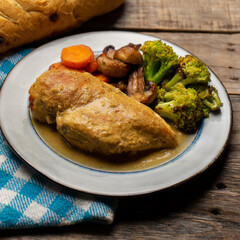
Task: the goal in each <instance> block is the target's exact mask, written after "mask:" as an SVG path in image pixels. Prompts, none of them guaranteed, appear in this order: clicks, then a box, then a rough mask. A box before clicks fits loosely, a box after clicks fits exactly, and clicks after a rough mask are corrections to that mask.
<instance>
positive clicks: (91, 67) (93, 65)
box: [85, 58, 98, 73]
mask: <svg viewBox="0 0 240 240" xmlns="http://www.w3.org/2000/svg"><path fill="white" fill-rule="evenodd" d="M97 69H98V64H97V59H96V58H95V59H94V60H93V61H92V62H90V63H89V64H88V65H87V66H86V67H85V70H86V71H87V72H89V73H93V72H95V71H97Z"/></svg>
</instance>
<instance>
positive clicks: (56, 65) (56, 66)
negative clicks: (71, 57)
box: [49, 62, 85, 72]
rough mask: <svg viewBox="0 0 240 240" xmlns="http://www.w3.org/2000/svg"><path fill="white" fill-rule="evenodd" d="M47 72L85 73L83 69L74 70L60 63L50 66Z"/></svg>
mask: <svg viewBox="0 0 240 240" xmlns="http://www.w3.org/2000/svg"><path fill="white" fill-rule="evenodd" d="M49 70H70V71H77V72H85V70H84V69H74V68H69V67H66V66H65V65H63V63H62V62H57V63H53V64H51V65H50V67H49Z"/></svg>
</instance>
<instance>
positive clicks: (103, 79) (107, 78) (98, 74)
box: [93, 72, 111, 83]
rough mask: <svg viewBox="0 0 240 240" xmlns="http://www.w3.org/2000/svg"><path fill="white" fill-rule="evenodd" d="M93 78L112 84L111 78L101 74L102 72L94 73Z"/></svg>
mask: <svg viewBox="0 0 240 240" xmlns="http://www.w3.org/2000/svg"><path fill="white" fill-rule="evenodd" d="M93 76H94V77H96V78H98V79H100V80H101V81H103V82H106V83H109V82H110V80H111V79H110V77H109V76H107V75H105V74H103V73H101V72H96V73H93Z"/></svg>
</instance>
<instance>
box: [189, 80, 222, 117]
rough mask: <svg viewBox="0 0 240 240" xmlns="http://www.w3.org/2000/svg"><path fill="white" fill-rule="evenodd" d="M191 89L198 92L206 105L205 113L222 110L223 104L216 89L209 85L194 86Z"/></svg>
mask: <svg viewBox="0 0 240 240" xmlns="http://www.w3.org/2000/svg"><path fill="white" fill-rule="evenodd" d="M191 87H192V88H194V89H195V90H196V91H197V93H198V96H199V98H200V99H201V100H202V102H203V104H204V105H205V111H208V112H214V111H217V110H219V109H220V107H221V106H222V102H221V100H220V97H219V96H218V91H217V89H216V88H215V87H213V86H211V85H208V84H194V85H192V86H191Z"/></svg>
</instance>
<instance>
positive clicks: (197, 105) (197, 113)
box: [155, 84, 208, 133]
mask: <svg viewBox="0 0 240 240" xmlns="http://www.w3.org/2000/svg"><path fill="white" fill-rule="evenodd" d="M155 111H156V112H157V113H158V114H159V115H160V116H161V117H163V118H165V119H168V120H170V122H172V123H173V124H174V125H175V126H176V127H177V128H179V129H181V130H183V131H184V132H187V133H191V132H194V131H196V130H197V128H198V127H199V125H200V123H201V120H202V119H203V118H206V117H207V116H208V115H207V114H206V113H205V111H204V106H203V102H202V100H201V99H200V98H199V96H198V93H197V91H196V90H195V89H193V88H185V87H184V85H183V84H178V85H176V86H175V87H174V88H173V89H172V90H171V91H166V90H165V89H163V88H159V89H158V95H157V104H156V106H155Z"/></svg>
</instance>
